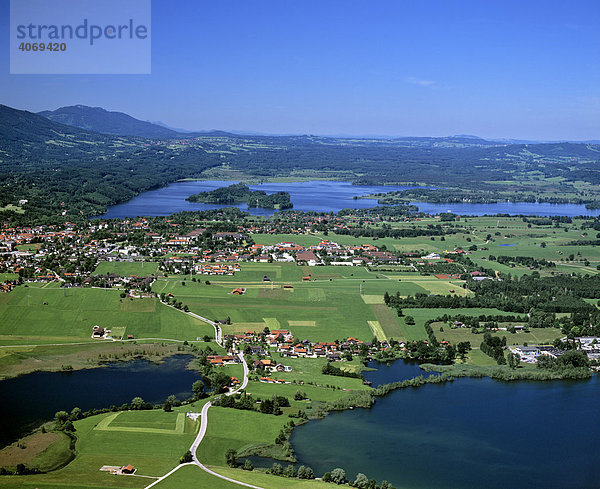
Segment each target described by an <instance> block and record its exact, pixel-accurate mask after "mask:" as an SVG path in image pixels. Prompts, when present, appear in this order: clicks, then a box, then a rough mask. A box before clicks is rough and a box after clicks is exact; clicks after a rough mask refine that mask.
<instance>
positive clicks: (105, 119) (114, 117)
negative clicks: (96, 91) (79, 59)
mask: <svg viewBox="0 0 600 489" xmlns="http://www.w3.org/2000/svg"><path fill="white" fill-rule="evenodd" d="M38 114H39V115H41V116H43V117H46V118H47V119H50V120H51V121H54V122H60V123H61V124H66V125H68V126H74V127H79V128H80V129H86V130H88V131H95V132H100V133H103V134H115V135H119V136H138V137H144V138H175V137H178V136H180V135H181V133H178V132H177V131H174V130H172V129H169V128H166V127H164V126H159V125H157V124H153V123H151V122H145V121H140V120H139V119H135V118H134V117H131V116H130V115H127V114H124V113H123V112H110V111H108V110H106V109H103V108H101V107H88V106H86V105H71V106H69V107H61V108H60V109H56V110H44V111H42V112H38Z"/></svg>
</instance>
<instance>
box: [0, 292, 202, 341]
mask: <svg viewBox="0 0 600 489" xmlns="http://www.w3.org/2000/svg"><path fill="white" fill-rule="evenodd" d="M120 293H121V291H119V290H111V289H106V290H104V289H91V288H72V289H59V288H50V287H48V288H34V287H17V288H16V289H15V290H13V291H12V292H11V293H10V294H3V295H1V296H0V344H13V341H12V339H14V338H20V340H18V341H19V342H20V343H26V342H27V343H38V344H42V343H55V342H59V341H60V342H69V341H78V342H80V341H87V340H90V341H91V339H90V337H91V334H92V327H93V326H94V325H99V326H102V327H104V328H108V329H112V328H115V329H117V328H118V331H119V333H120V334H127V335H129V334H131V335H133V336H134V337H135V338H167V339H168V338H173V339H188V340H191V339H194V340H195V339H196V338H197V337H199V336H204V335H205V334H208V335H211V336H212V335H214V330H213V328H212V327H210V326H208V325H207V324H205V323H203V322H201V321H199V320H196V319H194V318H192V317H190V316H188V315H186V314H183V313H182V312H181V311H177V310H175V309H173V308H170V307H167V306H165V305H163V304H161V303H160V301H159V300H158V299H153V298H150V299H130V298H121V297H120ZM123 328H124V329H123ZM95 341H102V340H95Z"/></svg>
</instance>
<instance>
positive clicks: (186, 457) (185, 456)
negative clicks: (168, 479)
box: [179, 450, 193, 464]
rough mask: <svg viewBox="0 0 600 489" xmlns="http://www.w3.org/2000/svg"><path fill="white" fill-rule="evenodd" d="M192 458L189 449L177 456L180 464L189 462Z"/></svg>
mask: <svg viewBox="0 0 600 489" xmlns="http://www.w3.org/2000/svg"><path fill="white" fill-rule="evenodd" d="M192 460H193V458H192V452H190V451H189V450H188V451H187V452H185V453H184V454H183V455H182V456H181V457H179V463H180V464H187V463H190V462H191V461H192Z"/></svg>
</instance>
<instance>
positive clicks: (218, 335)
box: [161, 301, 223, 346]
mask: <svg viewBox="0 0 600 489" xmlns="http://www.w3.org/2000/svg"><path fill="white" fill-rule="evenodd" d="M161 304H164V305H165V306H168V307H172V308H173V309H175V310H176V311H180V312H182V313H183V314H187V315H188V316H192V317H193V318H196V319H199V320H200V321H204V322H205V323H208V324H210V325H211V326H212V327H213V328H215V339H216V340H217V343H218V344H219V345H220V346H223V332H222V331H221V327H220V326H219V325H218V324H217V323H215V322H214V321H211V320H210V319H207V318H205V317H202V316H200V315H198V314H196V313H194V312H190V311H188V312H185V311H184V310H182V309H177V308H176V307H173V306H172V305H170V304H166V303H164V302H162V301H161Z"/></svg>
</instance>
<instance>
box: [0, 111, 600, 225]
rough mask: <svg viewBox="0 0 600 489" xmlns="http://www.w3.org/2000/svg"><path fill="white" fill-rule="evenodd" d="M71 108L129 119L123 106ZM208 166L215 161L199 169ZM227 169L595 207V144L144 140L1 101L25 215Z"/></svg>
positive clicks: (220, 137) (3, 183)
mask: <svg viewBox="0 0 600 489" xmlns="http://www.w3.org/2000/svg"><path fill="white" fill-rule="evenodd" d="M76 107H79V108H78V110H79V111H80V112H83V111H87V110H88V109H89V110H91V111H93V112H94V114H96V113H98V114H103V117H104V116H105V115H106V114H109V115H110V114H113V115H111V116H110V117H117V116H118V117H119V118H120V120H122V121H128V122H129V123H132V121H134V122H135V121H136V119H133V118H131V117H130V116H127V115H126V114H120V115H119V114H118V113H116V114H117V116H114V114H115V113H110V112H107V111H105V110H104V109H90V108H82V107H83V106H76ZM107 117H108V116H107ZM65 120H66V119H65ZM68 120H69V122H71V123H73V122H74V120H73V119H68ZM94 121H95V122H94V127H95V128H96V129H99V130H115V131H116V130H119V131H123V130H126V129H124V128H123V126H118V124H117V125H114V126H111V127H112V128H111V127H108V126H104V128H103V127H101V124H100V122H99V120H98V119H94ZM105 122H106V121H105ZM137 122H140V123H141V122H142V121H137ZM86 124H88V122H86ZM90 124H91V123H90ZM107 124H108V122H107ZM132 124H133V123H132ZM136 124H137V123H136ZM145 124H147V123H143V127H145V128H148V126H147V125H145ZM134 125H135V124H134ZM107 127H108V129H107ZM140 127H141V126H140ZM156 127H160V126H156ZM163 129H165V128H161V129H160V130H161V133H162V130H163ZM131 130H132V131H133V129H131ZM168 131H170V130H168ZM142 132H143V131H142ZM168 134H170V132H169V133H168ZM175 134H177V133H175ZM184 137H185V141H182V140H181V139H182V138H184ZM207 169H215V170H216V169H218V171H213V172H211V173H209V174H208V175H207V174H205V173H204V171H205V170H207ZM232 176H233V177H234V178H235V179H237V180H240V179H242V178H255V179H257V178H260V179H264V178H280V177H287V178H298V177H310V178H322V177H326V178H337V179H341V180H346V181H352V182H355V183H359V184H379V185H380V184H412V185H414V184H416V185H425V186H435V187H444V188H445V189H446V190H448V191H450V192H451V197H452V199H456V198H458V199H460V200H462V199H463V198H465V197H469V198H472V199H475V198H476V199H479V200H480V199H484V198H488V197H489V196H488V197H486V196H485V195H479V194H478V195H472V194H473V193H481V192H482V191H486V192H488V193H489V192H494V193H498V192H506V191H507V190H510V192H512V193H511V194H510V195H508V194H506V195H504V194H503V198H510V199H511V200H519V199H520V198H521V197H519V195H523V196H524V197H523V199H525V200H527V201H531V200H532V199H533V200H538V199H539V197H541V196H544V199H543V201H546V202H565V201H566V202H574V203H586V204H590V205H594V206H596V205H600V204H598V202H600V191H599V190H598V184H600V145H595V144H590V143H567V142H564V143H539V144H538V143H536V144H505V143H501V142H490V141H486V140H484V139H481V138H477V137H473V136H452V137H448V138H397V139H374V138H347V139H344V138H335V137H320V136H242V135H233V134H229V133H224V132H219V131H213V132H211V133H192V134H185V135H182V136H181V138H164V139H152V138H143V137H139V136H121V135H119V136H117V135H111V134H101V133H99V132H92V131H88V130H83V129H80V128H75V127H72V126H68V125H65V124H61V123H58V122H54V121H51V120H50V119H48V118H46V117H42V116H40V115H38V114H33V113H31V112H27V111H20V110H16V109H13V108H10V107H6V106H0V207H4V206H7V205H8V204H11V205H13V206H14V205H15V204H16V202H18V201H19V200H21V199H28V200H29V201H30V202H29V204H28V208H26V209H25V212H26V213H28V217H31V215H32V214H35V215H40V216H41V215H55V216H56V215H58V214H59V213H60V214H61V215H62V213H63V211H64V210H67V211H68V213H71V217H70V218H71V219H72V215H73V214H76V215H79V216H89V215H94V214H100V213H102V212H104V210H105V208H106V206H108V205H113V204H117V203H121V202H125V201H127V200H129V199H131V198H132V197H134V196H135V195H138V194H139V193H140V192H144V191H146V190H150V189H154V188H158V187H160V186H164V185H167V184H168V183H171V182H174V181H176V180H179V179H183V178H202V177H206V178H215V177H223V178H232ZM466 192H470V194H469V195H468V196H467V195H466ZM557 199H559V200H557ZM539 200H542V199H539ZM72 211H74V212H72ZM16 218H17V217H16V216H15V219H16Z"/></svg>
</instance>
